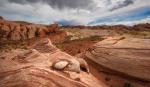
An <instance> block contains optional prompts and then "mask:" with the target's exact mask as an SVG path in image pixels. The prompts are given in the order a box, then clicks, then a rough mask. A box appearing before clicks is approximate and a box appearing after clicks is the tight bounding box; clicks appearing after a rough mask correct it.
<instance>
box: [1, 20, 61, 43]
mask: <svg viewBox="0 0 150 87" xmlns="http://www.w3.org/2000/svg"><path fill="white" fill-rule="evenodd" d="M58 28H59V26H58V24H52V25H49V26H46V25H40V24H31V23H18V22H12V21H6V20H4V19H0V38H4V39H7V40H25V39H30V38H34V37H45V36H46V35H48V34H50V33H56V32H57V31H58Z"/></svg>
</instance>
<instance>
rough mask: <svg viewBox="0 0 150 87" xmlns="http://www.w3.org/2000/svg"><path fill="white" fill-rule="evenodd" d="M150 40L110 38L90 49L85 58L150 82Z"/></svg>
mask: <svg viewBox="0 0 150 87" xmlns="http://www.w3.org/2000/svg"><path fill="white" fill-rule="evenodd" d="M149 44H150V40H149V39H138V38H125V37H114V38H112V37H110V38H108V39H106V40H103V41H102V42H99V43H97V44H95V45H94V46H93V48H91V49H89V50H88V51H87V52H86V53H84V56H86V57H87V58H88V59H90V60H92V61H94V62H95V63H97V64H99V65H101V66H103V67H106V68H108V69H111V70H114V71H117V72H120V73H123V74H125V75H128V76H131V77H134V78H138V79H140V80H143V81H148V82H149V81H150V45H149Z"/></svg>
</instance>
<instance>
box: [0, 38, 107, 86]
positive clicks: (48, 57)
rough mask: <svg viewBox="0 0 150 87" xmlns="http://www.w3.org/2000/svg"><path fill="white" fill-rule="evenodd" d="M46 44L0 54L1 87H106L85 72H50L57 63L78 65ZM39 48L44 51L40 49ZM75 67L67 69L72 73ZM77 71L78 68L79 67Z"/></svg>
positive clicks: (66, 55)
mask: <svg viewBox="0 0 150 87" xmlns="http://www.w3.org/2000/svg"><path fill="white" fill-rule="evenodd" d="M49 42H50V41H49V40H48V41H46V39H45V40H41V41H39V43H38V44H36V45H34V46H31V48H30V49H28V50H22V49H16V50H11V51H8V52H3V53H1V54H0V87H107V86H105V85H104V84H103V83H102V82H100V81H98V80H97V79H96V78H95V77H94V76H93V75H91V74H88V73H87V72H85V71H82V70H80V73H77V72H74V71H69V70H57V69H53V68H52V66H53V63H54V62H56V60H68V61H71V62H73V61H76V62H78V61H77V60H76V59H75V57H72V56H70V55H68V54H66V53H64V52H61V51H60V50H58V49H57V48H55V46H53V45H52V44H51V43H49ZM41 45H43V46H42V47H44V46H45V49H41V48H40V47H41ZM34 48H36V49H34ZM38 48H39V49H38ZM46 48H47V49H48V50H47V49H46ZM45 50H46V51H45ZM78 63H79V62H78ZM66 64H67V63H66ZM66 64H65V65H66ZM75 64H76V63H75ZM75 64H74V63H73V65H70V68H71V67H72V68H71V69H73V66H74V65H75ZM77 65H78V64H77ZM75 66H76V65H75ZM77 67H78V68H80V63H79V66H77Z"/></svg>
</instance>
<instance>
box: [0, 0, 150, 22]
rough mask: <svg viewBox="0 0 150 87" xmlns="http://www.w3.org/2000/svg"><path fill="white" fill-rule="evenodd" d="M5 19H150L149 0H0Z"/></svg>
mask: <svg viewBox="0 0 150 87" xmlns="http://www.w3.org/2000/svg"><path fill="white" fill-rule="evenodd" d="M0 16H3V17H4V18H5V19H7V20H13V21H27V22H32V23H40V24H52V23H59V24H61V25H117V24H124V25H134V24H138V23H150V0H0Z"/></svg>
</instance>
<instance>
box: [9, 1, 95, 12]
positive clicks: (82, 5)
mask: <svg viewBox="0 0 150 87" xmlns="http://www.w3.org/2000/svg"><path fill="white" fill-rule="evenodd" d="M9 2H13V3H18V4H30V3H37V2H41V3H46V4H48V5H50V6H51V7H52V8H57V9H65V8H69V9H70V8H71V9H88V10H91V9H93V8H94V6H95V3H94V1H93V0H9Z"/></svg>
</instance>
